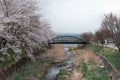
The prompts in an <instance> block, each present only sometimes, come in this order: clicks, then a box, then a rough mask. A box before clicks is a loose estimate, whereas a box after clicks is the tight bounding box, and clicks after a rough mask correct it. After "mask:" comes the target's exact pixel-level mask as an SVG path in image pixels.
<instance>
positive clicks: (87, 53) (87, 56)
mask: <svg viewBox="0 0 120 80" xmlns="http://www.w3.org/2000/svg"><path fill="white" fill-rule="evenodd" d="M72 53H73V54H74V55H75V61H74V64H75V65H79V62H80V60H84V62H85V63H88V62H89V61H95V62H96V63H100V59H99V58H98V57H96V56H95V54H94V52H93V51H91V50H89V49H81V50H73V51H72Z"/></svg>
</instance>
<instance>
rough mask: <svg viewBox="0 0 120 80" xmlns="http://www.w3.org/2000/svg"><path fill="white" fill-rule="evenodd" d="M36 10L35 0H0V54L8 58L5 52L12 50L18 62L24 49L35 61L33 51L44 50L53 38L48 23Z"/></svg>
mask: <svg viewBox="0 0 120 80" xmlns="http://www.w3.org/2000/svg"><path fill="white" fill-rule="evenodd" d="M36 10H37V3H36V0H0V52H1V53H0V54H2V55H7V56H10V54H9V53H8V52H7V50H8V49H12V50H13V51H14V52H15V53H16V54H15V56H14V58H15V60H18V59H19V58H21V57H20V55H21V54H22V50H23V49H22V48H24V50H25V51H26V52H27V55H28V57H30V58H31V59H32V60H35V59H34V56H33V49H35V48H44V46H46V45H47V43H48V41H49V40H51V39H52V37H53V36H54V34H53V32H52V31H51V29H50V25H49V23H48V22H47V21H46V20H44V19H43V18H42V17H41V16H40V15H38V14H36V13H35V11H36ZM0 60H3V61H4V60H5V59H3V58H1V59H0Z"/></svg>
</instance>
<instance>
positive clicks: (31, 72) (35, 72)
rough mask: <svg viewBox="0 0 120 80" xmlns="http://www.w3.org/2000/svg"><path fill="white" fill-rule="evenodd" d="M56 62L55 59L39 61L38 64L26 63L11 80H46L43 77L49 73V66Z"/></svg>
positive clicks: (49, 58) (48, 58)
mask: <svg viewBox="0 0 120 80" xmlns="http://www.w3.org/2000/svg"><path fill="white" fill-rule="evenodd" d="M53 62H54V58H53V57H47V58H44V59H38V60H37V61H36V62H29V63H26V65H25V66H23V67H22V68H21V69H20V70H19V71H18V72H15V73H14V74H15V76H14V77H13V79H11V80H44V79H43V75H44V73H45V72H46V71H47V68H48V66H46V65H50V64H52V63H53Z"/></svg>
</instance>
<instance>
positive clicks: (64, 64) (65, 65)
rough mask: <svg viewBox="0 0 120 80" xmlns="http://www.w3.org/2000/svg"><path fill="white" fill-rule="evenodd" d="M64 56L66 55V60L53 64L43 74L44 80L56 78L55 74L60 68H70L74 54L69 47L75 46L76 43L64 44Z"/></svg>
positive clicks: (54, 79)
mask: <svg viewBox="0 0 120 80" xmlns="http://www.w3.org/2000/svg"><path fill="white" fill-rule="evenodd" d="M63 46H64V50H65V56H67V57H68V60H66V61H63V62H60V63H57V64H53V65H52V66H51V67H50V68H49V69H48V72H47V74H46V75H45V80H56V75H57V74H58V73H59V72H60V70H61V69H69V70H72V66H73V61H74V55H73V54H72V53H71V52H70V51H69V48H70V47H75V46H77V45H66V44H64V45H63Z"/></svg>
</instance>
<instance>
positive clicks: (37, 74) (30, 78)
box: [9, 45, 66, 80]
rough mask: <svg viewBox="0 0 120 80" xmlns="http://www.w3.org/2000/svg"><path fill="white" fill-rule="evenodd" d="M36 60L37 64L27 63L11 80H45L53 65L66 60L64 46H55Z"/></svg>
mask: <svg viewBox="0 0 120 80" xmlns="http://www.w3.org/2000/svg"><path fill="white" fill-rule="evenodd" d="M59 50H60V52H59ZM39 53H40V52H39ZM36 59H37V60H36V62H27V63H26V65H25V66H22V68H21V69H20V70H19V71H17V72H14V76H13V77H12V78H10V79H9V80H44V76H45V74H46V72H47V70H48V68H49V67H50V66H51V65H52V64H53V63H56V62H61V61H62V60H65V59H66V58H65V57H64V49H63V46H62V45H54V47H53V48H51V49H49V50H47V51H46V52H44V53H40V55H37V56H36Z"/></svg>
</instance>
